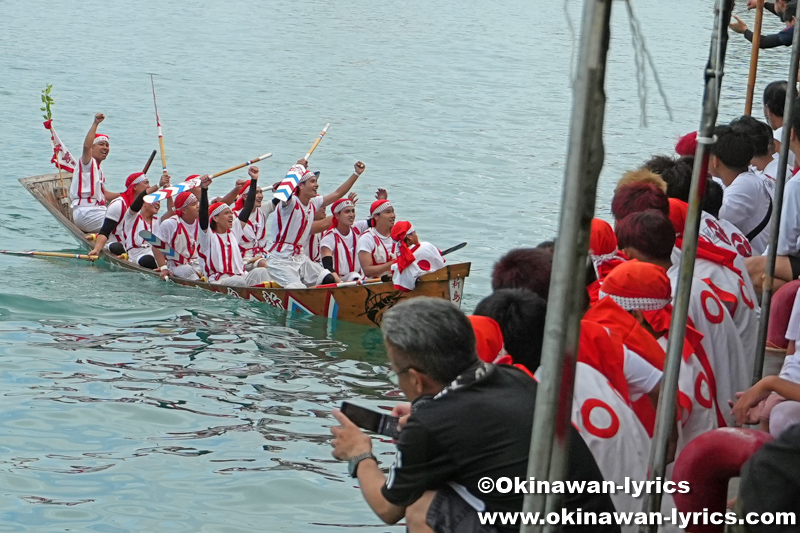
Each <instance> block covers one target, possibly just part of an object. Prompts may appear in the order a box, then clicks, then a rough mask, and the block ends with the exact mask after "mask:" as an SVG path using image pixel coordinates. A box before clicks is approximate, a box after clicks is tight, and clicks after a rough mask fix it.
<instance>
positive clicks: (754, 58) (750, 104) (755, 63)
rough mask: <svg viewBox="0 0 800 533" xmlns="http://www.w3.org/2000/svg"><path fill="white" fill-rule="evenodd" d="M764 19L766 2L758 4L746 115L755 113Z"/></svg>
mask: <svg viewBox="0 0 800 533" xmlns="http://www.w3.org/2000/svg"><path fill="white" fill-rule="evenodd" d="M763 18H764V0H758V1H757V2H756V27H755V28H754V29H753V45H752V48H751V50H750V73H749V75H748V77H747V97H746V98H745V102H744V114H745V115H750V114H751V113H752V111H753V93H754V92H755V89H756V73H757V71H758V50H759V48H761V21H762V20H763Z"/></svg>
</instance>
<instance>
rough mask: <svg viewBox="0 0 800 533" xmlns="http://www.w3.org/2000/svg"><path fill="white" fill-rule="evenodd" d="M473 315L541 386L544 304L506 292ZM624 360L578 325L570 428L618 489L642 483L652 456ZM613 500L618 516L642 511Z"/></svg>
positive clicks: (633, 502)
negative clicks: (499, 333)
mask: <svg viewBox="0 0 800 533" xmlns="http://www.w3.org/2000/svg"><path fill="white" fill-rule="evenodd" d="M475 313H476V314H486V315H487V316H489V317H491V318H493V319H494V320H496V321H497V323H498V324H500V329H502V330H503V337H504V339H505V343H506V344H505V346H506V351H507V352H508V355H509V356H511V359H512V360H513V362H514V363H517V364H519V363H523V364H525V365H526V366H527V367H528V368H529V369H531V371H533V372H535V373H536V374H535V375H536V377H537V379H540V380H541V378H542V376H541V371H540V369H539V368H538V367H539V360H540V358H541V351H542V344H541V340H542V339H543V337H544V322H545V316H546V314H547V308H546V306H545V305H544V301H543V300H542V299H541V298H539V297H538V296H536V295H535V294H532V293H531V292H530V291H526V290H523V289H504V290H501V291H495V292H494V293H492V294H491V295H489V296H487V297H486V298H484V299H483V300H482V301H481V302H480V303H479V304H478V306H477V307H476V309H475ZM624 359H625V354H624V347H623V345H622V342H621V340H620V339H619V338H618V337H617V336H616V335H610V334H609V333H608V331H607V330H606V329H605V328H604V327H603V326H601V325H599V324H595V323H593V322H589V321H587V320H583V321H581V333H580V341H579V348H578V362H577V366H576V368H575V386H574V389H573V399H572V412H571V418H572V423H573V424H574V425H575V427H577V428H578V431H579V432H580V435H581V437H583V440H584V441H586V444H587V445H588V446H589V449H590V450H591V451H592V455H593V456H594V458H595V460H596V461H597V465H598V466H599V467H600V471H601V472H602V474H603V477H604V478H605V479H608V480H613V481H614V482H615V483H617V484H619V483H624V480H625V478H626V477H629V478H630V479H645V478H646V477H647V460H648V454H649V451H650V437H649V435H648V434H647V431H646V430H645V428H644V426H643V425H642V424H641V422H640V421H639V419H638V418H637V416H636V414H635V413H634V412H633V410H632V409H631V406H630V402H629V398H630V392H629V389H628V383H627V381H626V379H627V378H626V376H625V373H624V366H625V363H624ZM658 374H659V375H660V372H658ZM623 458H624V459H623ZM611 499H612V501H613V502H614V506H615V507H616V508H617V510H618V511H638V510H641V508H642V502H641V500H640V499H637V498H634V497H633V496H632V495H630V494H620V493H617V494H614V495H612V496H611ZM623 531H629V529H627V528H624V529H623ZM630 531H635V529H631V530H630Z"/></svg>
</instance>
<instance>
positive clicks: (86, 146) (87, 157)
mask: <svg viewBox="0 0 800 533" xmlns="http://www.w3.org/2000/svg"><path fill="white" fill-rule="evenodd" d="M105 119H106V116H105V115H104V114H102V113H97V114H96V115H95V116H94V122H92V127H91V128H89V133H87V134H86V138H85V139H84V140H83V152H82V153H81V163H83V164H84V165H90V164H91V163H92V146H94V136H95V135H96V134H97V126H99V125H100V123H101V122H103V121H104V120H105Z"/></svg>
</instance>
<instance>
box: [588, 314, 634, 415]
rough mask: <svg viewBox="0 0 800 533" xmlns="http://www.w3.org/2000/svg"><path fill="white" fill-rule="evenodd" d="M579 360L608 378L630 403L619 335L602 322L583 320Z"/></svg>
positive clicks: (623, 353)
mask: <svg viewBox="0 0 800 533" xmlns="http://www.w3.org/2000/svg"><path fill="white" fill-rule="evenodd" d="M578 361H579V362H581V363H586V364H587V365H589V366H591V367H592V368H594V369H595V370H597V371H598V372H600V373H601V374H603V375H604V376H605V377H606V378H608V381H609V383H611V385H612V386H613V387H614V388H615V389H617V392H619V393H620V394H621V395H622V397H623V398H625V401H626V402H628V403H630V394H629V392H628V382H627V380H626V379H625V372H624V367H625V352H624V350H623V347H622V339H621V338H620V337H619V336H618V335H616V334H615V333H613V332H608V331H607V330H606V328H604V327H603V326H601V325H600V324H596V323H594V322H590V321H588V320H581V336H580V339H579V341H578Z"/></svg>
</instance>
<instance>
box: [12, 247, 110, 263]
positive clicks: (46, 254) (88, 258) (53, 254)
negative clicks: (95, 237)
mask: <svg viewBox="0 0 800 533" xmlns="http://www.w3.org/2000/svg"><path fill="white" fill-rule="evenodd" d="M0 253H2V254H12V255H34V256H42V257H67V258H70V259H85V260H86V261H95V260H97V259H98V256H96V255H85V254H65V253H62V252H12V251H10V250H0Z"/></svg>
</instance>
